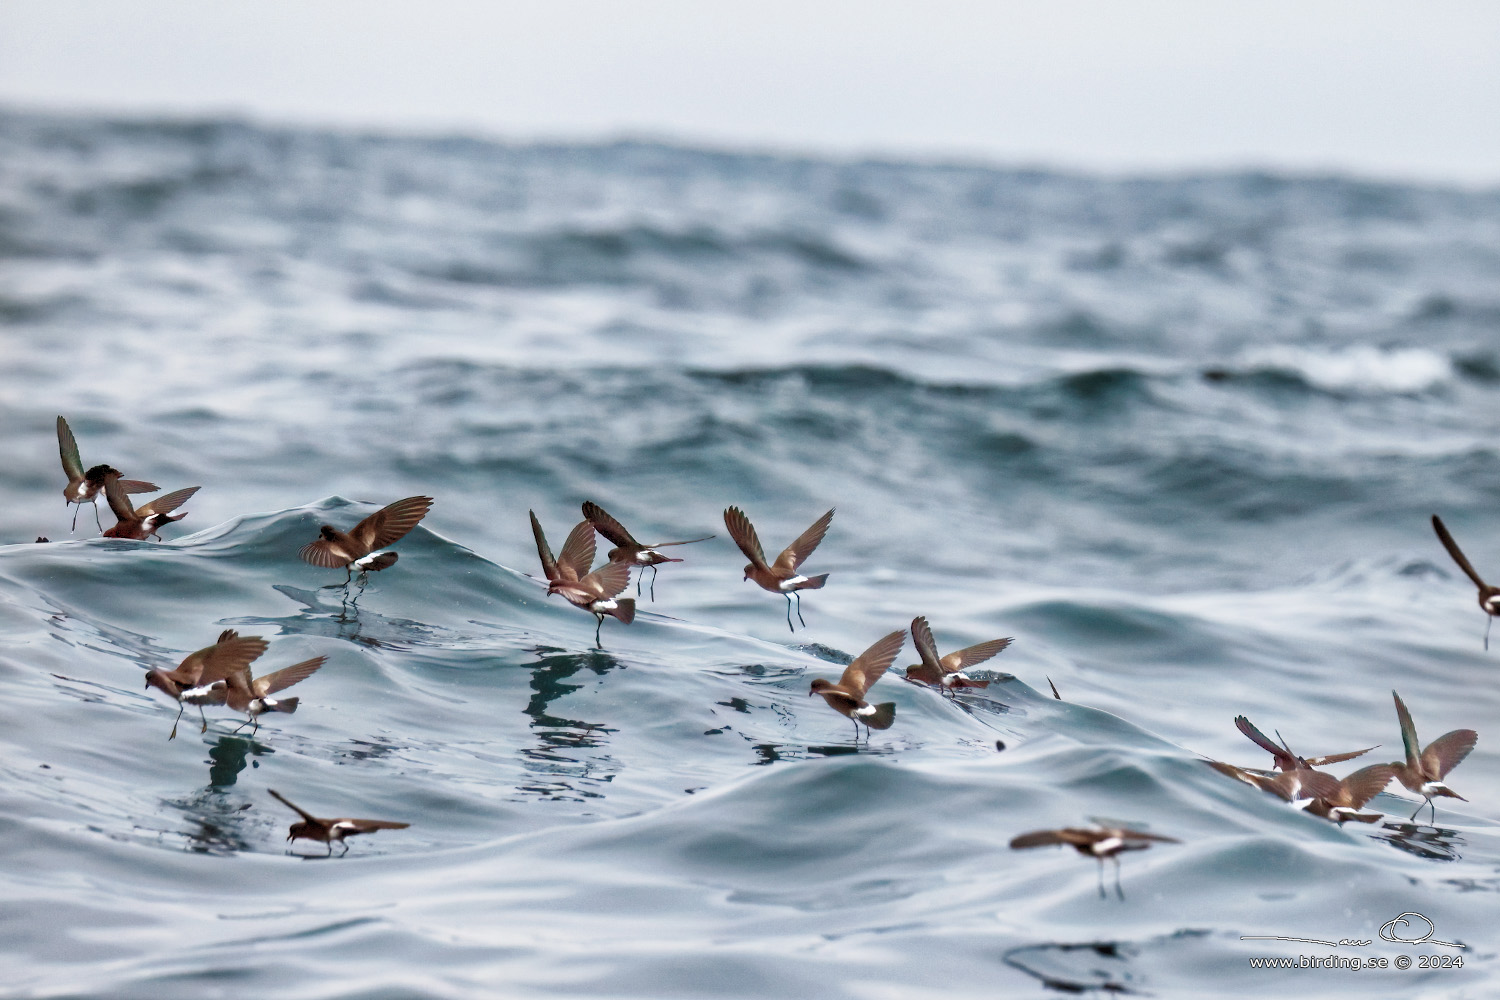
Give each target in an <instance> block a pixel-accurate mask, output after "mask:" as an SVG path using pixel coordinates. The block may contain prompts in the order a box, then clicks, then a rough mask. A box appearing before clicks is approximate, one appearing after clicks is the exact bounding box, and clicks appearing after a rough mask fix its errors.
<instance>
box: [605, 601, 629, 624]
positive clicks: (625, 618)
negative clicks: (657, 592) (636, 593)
mask: <svg viewBox="0 0 1500 1000" xmlns="http://www.w3.org/2000/svg"><path fill="white" fill-rule="evenodd" d="M615 604H616V605H617V606H616V607H615V609H614V610H613V611H611V612H610V614H612V615H614V616H615V617H616V618H618V619H620V622H621V623H622V624H624V625H629V624H630V623H631V622H633V621H635V599H634V598H632V597H627V598H625V599H624V600H619V601H616V602H615Z"/></svg>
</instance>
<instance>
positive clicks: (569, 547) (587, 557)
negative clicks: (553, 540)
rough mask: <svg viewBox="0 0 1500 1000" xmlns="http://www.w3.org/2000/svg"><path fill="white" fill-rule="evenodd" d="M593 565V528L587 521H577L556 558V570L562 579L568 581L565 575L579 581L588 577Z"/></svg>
mask: <svg viewBox="0 0 1500 1000" xmlns="http://www.w3.org/2000/svg"><path fill="white" fill-rule="evenodd" d="M592 565H594V526H593V525H592V524H591V523H589V522H588V521H579V522H578V523H577V524H575V525H573V530H572V531H570V532H568V540H567V541H566V542H564V543H563V548H562V554H561V555H559V556H558V557H557V568H558V569H559V570H561V571H562V573H563V574H564V576H563V578H564V579H570V577H568V576H567V574H569V573H571V574H573V575H572V577H571V579H574V580H581V579H583V578H584V577H585V576H587V575H588V572H589V567H590V566H592Z"/></svg>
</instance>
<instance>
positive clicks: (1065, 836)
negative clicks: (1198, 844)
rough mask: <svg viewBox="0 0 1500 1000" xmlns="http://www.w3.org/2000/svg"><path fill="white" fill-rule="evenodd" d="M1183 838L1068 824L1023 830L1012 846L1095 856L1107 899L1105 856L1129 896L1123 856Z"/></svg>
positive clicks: (1101, 889) (1122, 894)
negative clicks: (1063, 848)
mask: <svg viewBox="0 0 1500 1000" xmlns="http://www.w3.org/2000/svg"><path fill="white" fill-rule="evenodd" d="M1180 843H1182V841H1180V840H1177V839H1176V838H1175V837H1163V836H1161V835H1159V834H1155V833H1146V832H1145V831H1144V830H1132V829H1129V828H1127V827H1116V826H1100V827H1099V828H1097V829H1093V830H1090V829H1087V828H1080V827H1064V828H1063V829H1061V830H1034V831H1032V832H1031V833H1023V834H1021V835H1020V836H1019V837H1015V838H1013V839H1012V840H1011V842H1010V846H1011V847H1012V848H1023V847H1048V846H1051V845H1054V844H1057V845H1063V844H1066V845H1067V846H1068V847H1071V848H1073V850H1075V851H1077V852H1078V853H1079V854H1082V855H1084V856H1085V857H1091V858H1094V859H1096V860H1097V861H1098V862H1099V896H1100V898H1104V897H1105V896H1107V895H1109V894H1108V893H1106V892H1105V891H1104V859H1105V858H1108V859H1109V860H1111V861H1113V862H1114V863H1115V892H1117V893H1119V895H1120V898H1121V899H1124V898H1125V890H1124V889H1122V888H1120V855H1121V854H1123V853H1124V852H1126V851H1144V850H1146V849H1147V848H1148V847H1150V846H1151V845H1152V844H1180Z"/></svg>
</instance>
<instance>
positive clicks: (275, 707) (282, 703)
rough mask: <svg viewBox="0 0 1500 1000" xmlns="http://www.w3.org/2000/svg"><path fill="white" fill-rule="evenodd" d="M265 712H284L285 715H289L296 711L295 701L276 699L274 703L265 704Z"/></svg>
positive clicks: (294, 699) (292, 699) (291, 699)
mask: <svg viewBox="0 0 1500 1000" xmlns="http://www.w3.org/2000/svg"><path fill="white" fill-rule="evenodd" d="M266 711H268V712H285V713H286V714H287V715H291V714H292V713H293V712H295V711H297V699H296V698H277V699H276V700H275V701H268V702H266Z"/></svg>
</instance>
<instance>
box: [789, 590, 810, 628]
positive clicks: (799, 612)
mask: <svg viewBox="0 0 1500 1000" xmlns="http://www.w3.org/2000/svg"><path fill="white" fill-rule="evenodd" d="M792 596H793V597H795V598H797V620H798V621H799V622H802V627H803V628H807V622H803V621H802V595H801V594H799V593H797V592H796V591H795V590H794V591H792Z"/></svg>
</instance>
